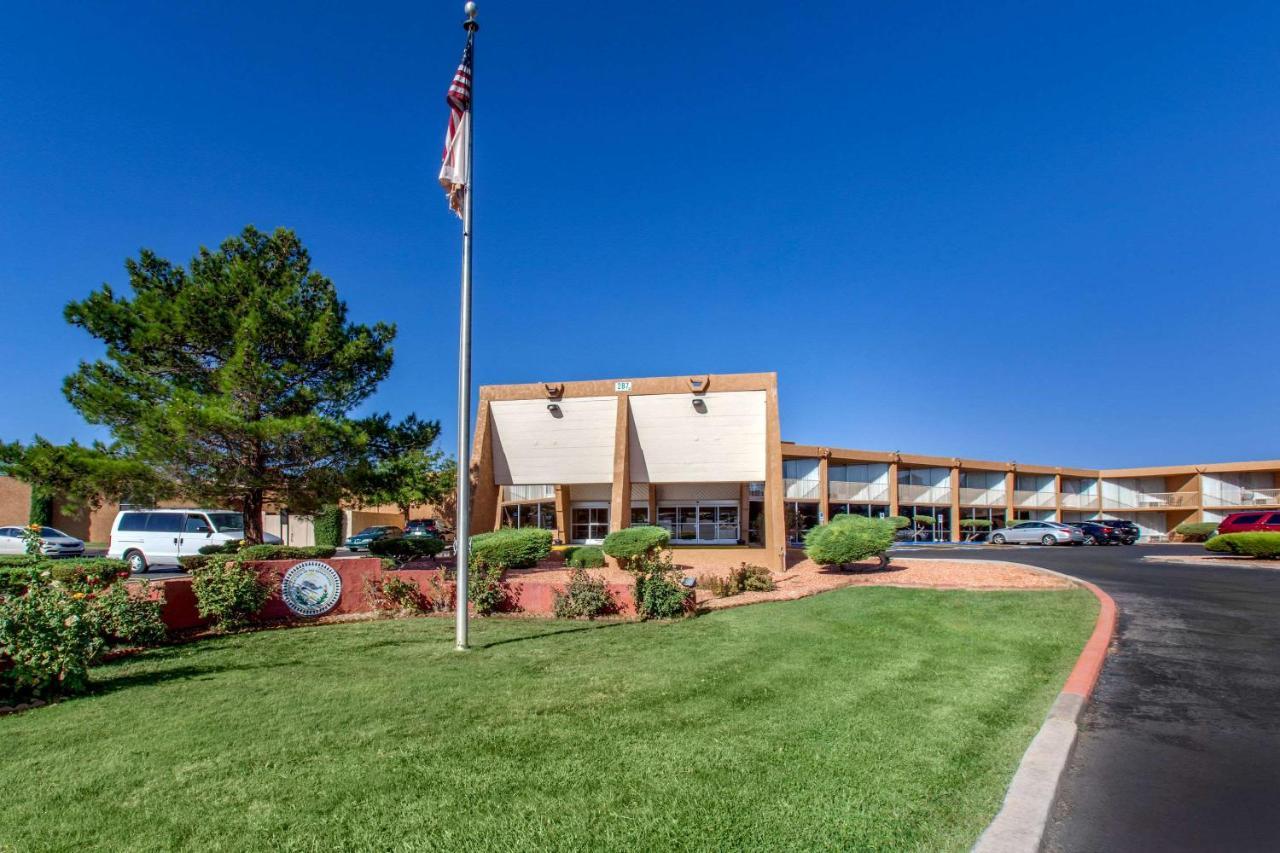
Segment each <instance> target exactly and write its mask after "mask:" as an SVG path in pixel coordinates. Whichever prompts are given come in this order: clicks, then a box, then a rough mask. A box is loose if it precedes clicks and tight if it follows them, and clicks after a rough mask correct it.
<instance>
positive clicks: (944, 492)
mask: <svg viewBox="0 0 1280 853" xmlns="http://www.w3.org/2000/svg"><path fill="white" fill-rule="evenodd" d="M898 503H900V504H949V503H951V487H950V486H915V485H910V484H908V483H901V484H899V485H898Z"/></svg>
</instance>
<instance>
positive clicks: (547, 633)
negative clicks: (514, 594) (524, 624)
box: [472, 621, 635, 649]
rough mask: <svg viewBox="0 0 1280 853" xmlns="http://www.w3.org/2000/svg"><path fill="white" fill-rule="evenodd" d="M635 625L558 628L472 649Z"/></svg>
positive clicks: (479, 644) (606, 623)
mask: <svg viewBox="0 0 1280 853" xmlns="http://www.w3.org/2000/svg"><path fill="white" fill-rule="evenodd" d="M634 624H635V623H634V622H631V621H617V622H595V623H587V624H584V625H578V626H575V627H573V628H557V629H556V630H554V631H543V632H541V633H539V634H528V635H526V636H523V637H509V638H507V639H505V640H494V641H493V642H490V643H476V644H474V645H473V646H472V648H477V649H491V648H493V647H494V646H505V645H508V644H510V643H524V642H528V641H529V640H541V639H545V638H546V637H555V636H557V635H559V634H577V633H580V632H582V631H604V630H606V629H608V628H620V627H622V626H624V625H634Z"/></svg>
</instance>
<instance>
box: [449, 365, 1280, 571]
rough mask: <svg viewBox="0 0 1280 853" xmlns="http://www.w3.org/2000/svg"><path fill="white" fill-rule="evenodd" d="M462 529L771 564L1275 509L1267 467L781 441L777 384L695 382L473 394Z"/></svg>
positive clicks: (1162, 529) (1274, 473) (748, 377)
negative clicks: (647, 530)
mask: <svg viewBox="0 0 1280 853" xmlns="http://www.w3.org/2000/svg"><path fill="white" fill-rule="evenodd" d="M472 476H473V478H474V480H475V495H474V504H473V512H472V532H473V533H475V532H482V531H486V530H492V529H496V528H498V527H527V526H535V527H542V528H546V529H548V530H552V531H554V532H555V535H556V538H557V539H558V540H559V541H561V542H574V543H594V542H599V541H600V540H602V539H603V538H604V536H605V535H606V534H607V533H608V532H609V531H611V530H619V529H621V528H623V527H627V526H630V525H633V524H658V525H661V526H663V527H666V528H667V529H668V530H670V531H671V538H672V542H673V543H675V544H677V545H700V546H717V545H729V544H734V545H737V544H745V545H753V546H757V547H759V548H761V549H762V553H761V554H760V555H759V556H758V557H753V559H758V560H759V561H761V562H766V563H768V564H769V565H770V566H771V567H780V566H782V565H784V561H785V555H786V549H787V548H788V547H796V546H798V545H800V544H801V543H802V541H803V537H804V533H805V532H806V531H807V530H808V529H809V528H810V527H813V526H814V525H816V524H819V523H821V522H823V521H825V520H827V519H829V518H831V517H832V516H833V515H836V514H838V513H855V514H861V515H868V516H890V515H902V516H908V517H914V518H915V519H916V520H917V525H918V528H919V533H918V534H917V535H918V536H920V537H922V538H927V539H932V540H935V541H937V540H942V541H953V542H958V541H962V540H963V539H964V538H965V536H966V535H967V531H968V529H969V528H968V526H967V525H966V519H984V520H986V521H988V522H990V523H991V524H992V526H1000V525H1003V524H1006V523H1011V522H1013V521H1017V520H1040V521H1066V522H1071V521H1083V520H1087V519H1091V518H1117V519H1128V520H1131V521H1133V522H1134V523H1136V524H1137V525H1138V527H1139V528H1140V529H1141V531H1142V538H1143V539H1144V540H1145V541H1162V540H1164V539H1165V538H1167V536H1168V535H1169V533H1170V532H1171V531H1172V530H1173V529H1174V528H1175V527H1176V526H1177V525H1179V524H1181V523H1183V522H1186V521H1219V520H1221V519H1222V517H1223V516H1225V515H1226V514H1228V513H1230V512H1236V511H1239V510H1241V509H1247V508H1258V509H1268V508H1273V509H1277V510H1280V460H1267V461H1260V462H1232V463H1221V464H1204V465H1186V466H1168V467H1160V468H1131V469H1113V470H1102V469H1090V468H1069V467H1061V466H1052V465H1028V464H1024V463H1019V462H993V461H986V460H979V459H965V458H960V457H942V456H924V455H918V454H910V453H900V452H896V451H895V452H883V451H869V450H853V449H847V448H837V447H821V446H817V445H810V444H798V443H794V442H790V441H783V440H782V437H781V434H780V422H779V412H778V388H777V376H776V374H773V373H753V374H727V375H701V376H690V377H660V378H647V379H621V380H612V379H611V380H598V381H587V382H560V383H537V384H526V385H490V386H483V387H481V389H480V400H479V412H478V417H477V422H476V432H475V437H474V448H473V456H472Z"/></svg>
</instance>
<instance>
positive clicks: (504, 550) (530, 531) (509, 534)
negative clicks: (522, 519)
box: [470, 527, 551, 571]
mask: <svg viewBox="0 0 1280 853" xmlns="http://www.w3.org/2000/svg"><path fill="white" fill-rule="evenodd" d="M550 553H551V531H550V530H542V529H541V528H537V527H521V528H519V529H518V530H514V529H504V530H495V531H494V532H492V533H481V534H479V535H476V536H472V537H471V558H470V562H471V565H472V566H475V565H478V564H480V563H483V564H484V565H486V566H489V567H491V568H496V569H499V570H501V571H506V570H507V569H527V568H531V567H533V566H536V565H537V564H538V561H539V560H541V559H543V558H544V557H546V556H547V555H548V554H550Z"/></svg>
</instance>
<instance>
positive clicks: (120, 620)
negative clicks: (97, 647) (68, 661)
mask: <svg viewBox="0 0 1280 853" xmlns="http://www.w3.org/2000/svg"><path fill="white" fill-rule="evenodd" d="M96 605H97V610H98V622H99V626H100V628H101V630H102V636H103V639H104V640H106V641H108V642H112V643H117V644H128V645H135V646H150V645H155V644H156V643H162V642H164V640H165V637H166V636H168V630H167V629H166V628H165V624H164V619H163V617H162V615H161V614H162V613H163V612H164V592H163V588H162V591H161V592H160V595H159V597H155V596H153V595H152V592H151V584H150V583H149V582H148V581H142V582H141V583H139V584H127V583H115V584H112V585H111V586H110V587H109V588H108V589H107V591H106V593H105V594H103V595H100V596H98V598H97V600H96Z"/></svg>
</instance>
